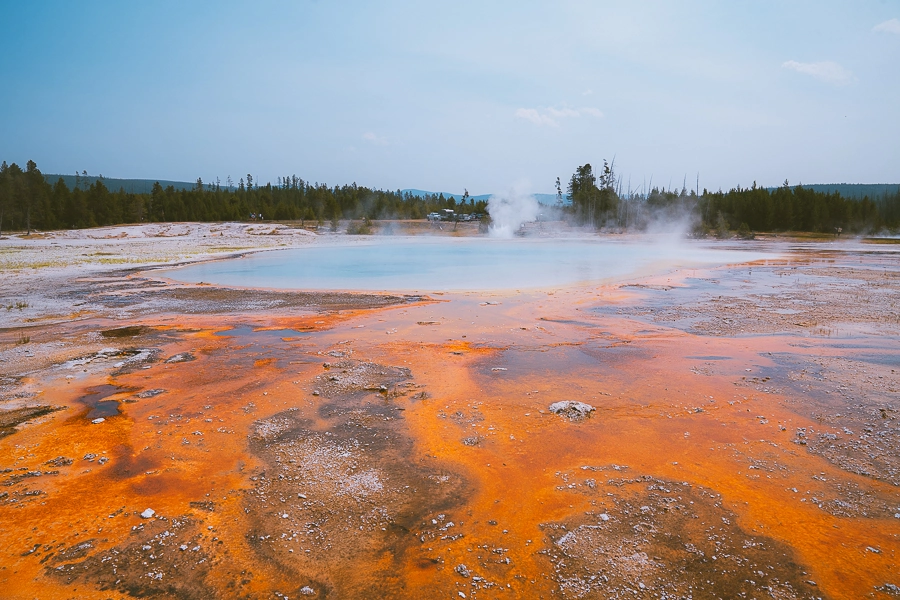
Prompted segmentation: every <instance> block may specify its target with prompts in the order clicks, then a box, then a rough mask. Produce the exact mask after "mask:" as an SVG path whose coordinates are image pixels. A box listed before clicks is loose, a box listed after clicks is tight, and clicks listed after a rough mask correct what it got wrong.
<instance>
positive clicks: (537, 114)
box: [516, 106, 603, 127]
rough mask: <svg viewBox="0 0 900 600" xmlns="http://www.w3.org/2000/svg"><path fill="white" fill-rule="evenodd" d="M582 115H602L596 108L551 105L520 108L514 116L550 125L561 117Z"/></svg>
mask: <svg viewBox="0 0 900 600" xmlns="http://www.w3.org/2000/svg"><path fill="white" fill-rule="evenodd" d="M582 115H586V116H589V117H594V118H597V119H599V118H601V117H602V116H603V113H602V112H601V111H600V110H599V109H597V108H591V107H585V108H579V109H574V108H569V107H567V106H564V107H562V108H555V107H552V106H551V107H548V108H541V109H537V108H520V109H517V110H516V117H518V118H519V119H525V120H526V121H531V122H532V123H534V124H535V125H550V126H551V127H557V126H559V123H560V121H562V120H563V119H572V118H578V117H581V116H582Z"/></svg>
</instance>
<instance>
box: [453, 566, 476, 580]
mask: <svg viewBox="0 0 900 600" xmlns="http://www.w3.org/2000/svg"><path fill="white" fill-rule="evenodd" d="M456 572H457V573H459V574H460V575H461V576H463V577H466V578H468V577H470V576H471V575H472V574H471V573H470V572H469V569H468V568H467V567H466V565H456Z"/></svg>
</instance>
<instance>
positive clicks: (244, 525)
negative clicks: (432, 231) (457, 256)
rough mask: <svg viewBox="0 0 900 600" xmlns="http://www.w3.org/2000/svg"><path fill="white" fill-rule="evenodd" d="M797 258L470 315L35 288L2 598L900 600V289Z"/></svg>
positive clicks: (11, 347)
mask: <svg viewBox="0 0 900 600" xmlns="http://www.w3.org/2000/svg"><path fill="white" fill-rule="evenodd" d="M263 231H268V230H263ZM204 233H205V232H204ZM210 233H212V232H210ZM211 237H212V236H210V237H202V238H201V236H199V235H198V236H197V237H196V238H194V239H193V241H192V240H191V238H189V237H188V236H179V237H178V238H175V239H165V238H162V239H154V240H153V241H152V248H153V251H154V252H163V251H165V252H169V251H171V250H172V249H173V248H172V246H170V245H169V244H179V245H181V246H180V247H184V246H186V245H189V244H191V243H197V241H198V240H206V241H209V240H210V239H211ZM219 237H221V236H218V235H217V236H216V238H219ZM285 237H287V236H286V235H285V236H282V235H262V236H260V238H262V239H264V240H265V241H267V242H269V241H271V240H284V239H285ZM246 239H248V240H249V239H251V237H250V236H247V238H246ZM252 239H257V238H252ZM229 242H230V245H232V246H234V245H237V244H235V242H234V240H229ZM70 243H71V244H72V246H75V247H74V248H73V247H72V246H70V247H69V248H67V252H66V254H65V255H66V256H73V257H81V256H84V255H86V254H93V253H95V252H96V251H97V249H98V248H97V245H98V244H100V242H99V241H97V240H91V241H90V242H89V243H86V244H84V245H81V246H78V245H76V243H75V242H70ZM303 243H313V244H318V243H319V241H318V240H316V241H313V242H307V241H306V239H305V238H304V240H303ZM27 244H30V242H26V241H19V240H17V241H16V246H17V248H16V249H14V252H15V257H16V258H17V260H24V259H25V258H28V257H24V256H23V254H26V252H25V251H23V250H20V249H19V248H21V247H23V246H26V245H27ZM103 244H104V245H103V246H102V247H103V252H104V253H109V252H114V251H120V252H121V254H117V256H120V255H128V252H127V251H124V250H123V248H125V246H126V244H125V243H124V242H122V241H121V240H119V239H115V240H112V239H111V240H107V241H104V242H103ZM219 244H221V242H219ZM256 247H258V246H256ZM751 247H754V246H751ZM795 248H796V245H793V244H787V243H785V244H781V243H776V244H774V245H773V246H772V247H767V250H769V251H771V252H772V253H774V254H778V255H780V256H781V257H782V258H780V259H774V260H769V261H766V262H765V263H764V264H761V263H754V264H753V265H752V268H751V265H747V264H730V265H728V266H723V267H712V268H696V269H694V268H691V269H682V270H680V271H674V272H667V273H666V274H665V275H662V276H653V277H643V276H640V277H631V278H627V280H626V281H623V282H621V283H614V284H609V283H600V284H597V283H594V284H580V285H569V286H565V287H562V288H559V289H555V290H553V291H550V290H540V291H527V292H523V293H516V292H515V291H514V290H511V291H508V292H496V291H490V292H466V293H455V292H448V293H445V294H442V295H441V296H439V297H437V296H436V298H439V299H440V301H431V300H429V299H427V298H425V299H423V298H422V297H421V296H419V295H416V296H414V297H412V298H411V297H408V296H401V295H399V294H392V295H385V294H373V293H365V294H364V293H354V294H347V293H333V292H328V293H325V292H309V291H302V292H300V291H288V292H284V291H268V290H259V289H234V288H231V289H222V288H217V287H214V286H208V285H203V286H200V285H193V284H174V283H171V282H169V283H165V282H160V281H158V280H156V279H155V277H154V275H155V273H154V272H149V273H147V272H144V273H135V272H134V271H133V270H131V269H127V270H117V271H113V270H105V271H104V272H95V273H94V275H93V276H92V277H85V276H84V272H83V271H82V272H78V271H75V272H74V273H69V272H66V273H65V274H64V275H65V276H60V277H57V278H52V277H50V276H44V277H43V278H40V277H35V276H34V275H33V273H32V272H36V273H46V272H47V271H46V270H44V268H39V267H35V268H29V270H27V271H24V273H25V275H27V276H28V279H27V280H26V281H27V282H28V286H27V290H25V291H23V293H26V292H27V293H28V294H33V295H34V296H25V298H24V299H25V300H27V301H28V304H29V306H28V307H26V308H24V309H22V311H21V316H18V313H19V312H20V311H18V310H16V309H13V310H11V311H0V315H2V316H3V317H5V318H17V319H20V320H21V322H22V323H24V325H22V326H20V327H9V328H7V329H6V330H5V331H3V332H2V335H3V336H4V337H3V338H2V342H3V344H2V345H0V360H2V362H0V365H2V369H3V375H4V377H3V378H2V379H0V391H2V393H3V396H2V407H3V408H4V409H5V408H7V407H14V406H21V407H25V411H24V412H22V411H20V412H15V411H7V412H5V413H4V417H5V418H4V419H3V420H0V435H2V436H3V437H0V523H3V527H0V590H2V593H0V595H3V597H4V598H12V599H26V598H27V599H31V598H35V597H40V598H45V597H48V598H72V597H78V598H88V599H97V600H100V599H106V598H127V597H175V598H233V597H240V598H249V599H257V598H260V599H262V598H277V597H284V596H287V597H290V598H306V597H310V598H342V599H343V598H351V599H355V598H366V599H367V598H416V599H419V598H425V599H429V600H430V599H432V598H435V599H446V598H460V597H461V596H460V595H459V593H460V592H462V593H463V594H465V595H466V597H467V598H469V599H472V598H475V599H478V598H480V599H482V600H485V599H487V598H541V597H543V598H564V599H571V600H576V599H607V598H616V597H618V598H663V597H665V598H688V597H690V598H695V599H701V598H702V599H706V598H770V597H774V598H778V599H794V598H802V599H807V598H854V599H856V598H874V599H886V600H891V599H892V598H896V595H895V594H894V591H895V589H896V587H894V586H900V580H898V579H900V576H898V573H900V560H898V554H900V518H898V517H896V516H895V515H897V514H900V494H898V489H900V418H898V416H900V415H898V412H900V410H898V409H900V407H898V406H897V397H898V395H900V381H898V375H897V373H896V371H900V321H898V318H897V315H898V314H900V262H898V260H897V254H896V252H895V253H893V254H890V253H886V252H885V251H884V250H883V249H881V248H876V247H873V246H867V245H864V244H854V243H835V244H824V243H823V244H810V245H809V246H808V247H806V248H804V249H803V250H800V251H797V250H795ZM235 250H237V249H235ZM876 250H880V251H876ZM33 252H34V255H33V256H32V258H33V259H34V260H35V263H38V262H45V261H46V260H47V249H46V248H40V247H37V248H36V249H35V250H34V251H33ZM11 253H12V252H11ZM60 254H62V253H60ZM135 254H136V253H135ZM102 256H103V257H104V258H108V257H109V256H110V254H103V255H102ZM132 256H134V255H132ZM153 256H154V257H155V256H157V254H154V255H153ZM147 262H151V261H147ZM153 262H155V261H153ZM238 262H240V261H238ZM226 264H227V263H226ZM112 268H113V267H106V269H112ZM21 277H23V272H16V273H15V274H13V275H10V277H9V278H8V279H7V282H8V287H7V288H6V289H8V290H11V289H14V288H15V289H22V288H23V287H24V286H22V284H21V283H20V282H21V281H22V280H21ZM9 282H11V283H9ZM13 284H15V286H14V285H13ZM40 296H44V297H48V298H50V297H52V298H55V299H58V301H59V303H60V304H55V305H52V308H53V309H52V310H45V309H41V308H35V307H36V306H38V301H37V300H33V298H39V297H40ZM63 303H64V305H65V306H63ZM67 311H71V312H67ZM25 335H27V336H28V337H29V338H30V340H29V341H28V342H27V343H16V340H18V339H20V338H21V336H25ZM566 400H577V401H580V402H585V403H587V404H590V405H591V406H593V407H595V410H594V411H593V412H591V414H590V416H589V417H587V418H584V419H581V420H574V421H573V420H570V419H568V418H564V417H563V416H560V415H556V414H552V413H551V412H550V411H549V407H550V406H551V405H553V404H554V403H556V402H560V401H566ZM101 404H102V405H109V408H115V409H116V410H110V411H109V412H108V413H107V414H108V416H106V417H105V420H104V421H103V422H101V423H97V424H95V423H93V422H92V420H93V419H92V411H94V410H95V409H96V407H97V405H101ZM29 407H30V408H29ZM41 407H44V408H45V409H41ZM54 409H56V410H54ZM148 508H151V509H153V510H154V511H155V513H154V515H153V516H152V517H150V518H143V517H142V516H141V514H142V513H144V511H145V510H146V509H148ZM642 586H643V587H642Z"/></svg>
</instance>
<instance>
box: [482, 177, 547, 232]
mask: <svg viewBox="0 0 900 600" xmlns="http://www.w3.org/2000/svg"><path fill="white" fill-rule="evenodd" d="M488 212H489V213H490V214H491V229H490V235H491V237H499V238H511V237H512V236H513V235H514V234H515V233H516V231H518V229H519V227H521V225H522V223H526V222H528V221H534V220H535V219H536V218H537V216H538V214H539V213H540V205H539V204H538V202H537V200H535V199H534V196H532V195H531V194H529V193H526V192H525V191H524V190H522V189H520V188H519V187H513V188H512V189H510V190H509V191H508V192H506V193H505V194H494V195H493V196H491V197H490V198H488Z"/></svg>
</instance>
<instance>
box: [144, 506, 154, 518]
mask: <svg viewBox="0 0 900 600" xmlns="http://www.w3.org/2000/svg"><path fill="white" fill-rule="evenodd" d="M155 514H156V511H155V510H153V509H152V508H148V509H147V510H145V511H144V512H142V513H141V518H142V519H150V518H152V517H153V515H155Z"/></svg>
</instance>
